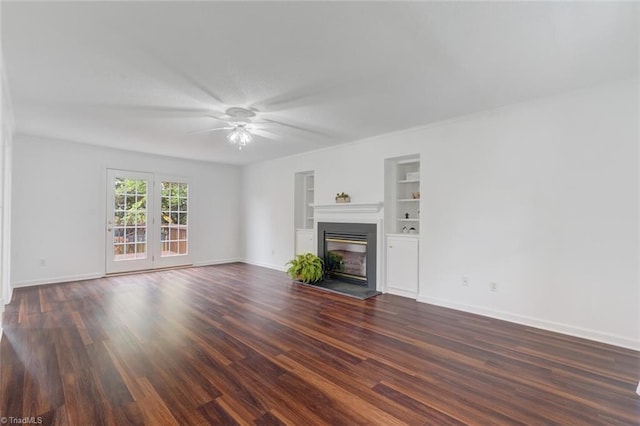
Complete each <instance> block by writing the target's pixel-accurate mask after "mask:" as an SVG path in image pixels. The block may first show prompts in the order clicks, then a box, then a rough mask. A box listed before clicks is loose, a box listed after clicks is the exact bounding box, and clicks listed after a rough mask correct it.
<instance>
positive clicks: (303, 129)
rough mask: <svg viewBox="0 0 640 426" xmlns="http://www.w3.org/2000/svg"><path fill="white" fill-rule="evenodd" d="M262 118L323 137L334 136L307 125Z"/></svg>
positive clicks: (265, 120)
mask: <svg viewBox="0 0 640 426" xmlns="http://www.w3.org/2000/svg"><path fill="white" fill-rule="evenodd" d="M262 120H263V121H264V122H267V123H273V124H277V125H279V126H284V127H289V128H292V129H296V130H300V131H302V132H307V133H312V134H314V135H318V136H325V137H330V138H332V137H334V136H333V135H330V134H328V133H325V132H321V131H319V130H313V129H309V128H307V127H301V126H297V125H295V124H289V123H283V122H282V121H278V120H271V119H269V118H263V119H262Z"/></svg>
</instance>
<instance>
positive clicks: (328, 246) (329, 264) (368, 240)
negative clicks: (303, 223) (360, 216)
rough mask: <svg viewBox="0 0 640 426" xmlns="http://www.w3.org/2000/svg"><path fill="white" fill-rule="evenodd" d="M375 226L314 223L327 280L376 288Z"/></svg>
mask: <svg viewBox="0 0 640 426" xmlns="http://www.w3.org/2000/svg"><path fill="white" fill-rule="evenodd" d="M376 228H377V227H376V225H375V224H370V223H336V222H318V256H320V257H322V259H323V260H324V264H325V269H326V270H327V275H328V278H329V279H332V280H337V281H343V282H347V283H351V284H356V285H359V286H363V287H366V288H368V289H370V290H375V289H376V241H377V238H376Z"/></svg>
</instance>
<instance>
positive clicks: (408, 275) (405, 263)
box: [386, 235, 419, 299]
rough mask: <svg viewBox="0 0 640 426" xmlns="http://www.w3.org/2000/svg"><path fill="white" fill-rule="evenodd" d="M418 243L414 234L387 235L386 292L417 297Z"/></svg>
mask: <svg viewBox="0 0 640 426" xmlns="http://www.w3.org/2000/svg"><path fill="white" fill-rule="evenodd" d="M418 243H419V238H418V237H416V236H414V235H387V247H386V251H387V292H388V293H391V294H397V295H398V296H405V297H411V298H413V299H415V298H416V297H418Z"/></svg>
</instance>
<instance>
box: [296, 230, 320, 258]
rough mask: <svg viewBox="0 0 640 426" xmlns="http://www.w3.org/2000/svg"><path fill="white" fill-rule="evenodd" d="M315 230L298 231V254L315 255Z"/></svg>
mask: <svg viewBox="0 0 640 426" xmlns="http://www.w3.org/2000/svg"><path fill="white" fill-rule="evenodd" d="M314 241H315V239H314V238H313V229H297V230H296V254H304V253H315V252H316V249H315V244H314Z"/></svg>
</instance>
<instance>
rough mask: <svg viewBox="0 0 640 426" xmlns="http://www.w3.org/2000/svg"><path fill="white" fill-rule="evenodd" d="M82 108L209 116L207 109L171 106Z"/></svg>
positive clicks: (99, 106) (95, 106)
mask: <svg viewBox="0 0 640 426" xmlns="http://www.w3.org/2000/svg"><path fill="white" fill-rule="evenodd" d="M83 108H90V109H95V110H98V111H100V110H103V111H109V112H119V113H123V112H124V113H131V112H136V113H151V114H159V115H167V114H168V115H181V116H182V115H187V116H191V115H202V114H211V113H212V112H215V111H212V110H211V109H208V108H184V107H172V106H160V105H123V104H100V105H90V106H83Z"/></svg>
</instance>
